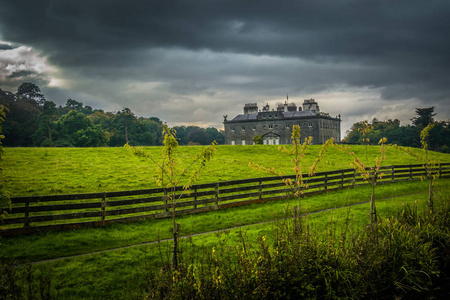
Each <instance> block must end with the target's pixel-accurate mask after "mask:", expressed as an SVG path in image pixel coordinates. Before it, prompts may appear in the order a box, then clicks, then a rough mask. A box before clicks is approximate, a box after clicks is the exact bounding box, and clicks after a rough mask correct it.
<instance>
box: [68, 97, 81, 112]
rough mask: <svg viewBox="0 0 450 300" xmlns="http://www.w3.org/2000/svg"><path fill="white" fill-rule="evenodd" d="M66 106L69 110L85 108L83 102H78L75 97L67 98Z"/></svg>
mask: <svg viewBox="0 0 450 300" xmlns="http://www.w3.org/2000/svg"><path fill="white" fill-rule="evenodd" d="M66 108H67V109H68V110H69V111H70V110H76V111H81V110H82V109H83V103H82V102H78V101H77V100H74V99H67V102H66Z"/></svg>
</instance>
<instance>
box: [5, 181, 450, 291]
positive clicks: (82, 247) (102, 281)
mask: <svg viewBox="0 0 450 300" xmlns="http://www.w3.org/2000/svg"><path fill="white" fill-rule="evenodd" d="M449 188H450V180H448V179H446V180H441V181H440V182H439V184H438V191H437V196H438V197H439V198H440V199H444V201H448V196H446V195H447V194H448V189H449ZM368 195H369V190H368V189H367V188H365V187H358V188H355V189H350V190H343V191H339V192H334V193H328V194H324V195H318V196H313V197H310V198H306V200H305V202H304V203H305V206H306V207H307V210H308V211H309V212H311V214H309V216H308V218H307V220H308V224H309V226H310V228H311V229H312V232H315V233H317V234H319V235H325V236H326V235H327V234H329V233H330V232H334V230H338V231H337V233H338V232H339V230H340V229H339V228H341V227H342V226H344V225H345V226H349V228H350V232H349V233H350V234H354V233H356V232H358V231H359V230H360V229H362V228H364V227H365V226H367V224H368V222H369V218H368V214H369V204H368V203H366V204H361V205H356V206H350V207H342V208H337V209H333V210H327V211H322V212H319V213H317V214H313V213H312V212H314V211H318V210H322V209H325V208H335V207H339V206H342V205H348V204H352V203H357V202H362V201H367V200H368ZM377 196H378V197H380V198H385V199H382V200H379V201H377V209H378V213H379V215H380V216H381V218H387V217H389V216H392V215H395V214H396V213H397V212H398V211H399V210H400V209H402V208H403V207H404V206H405V205H407V204H409V205H413V204H414V203H416V205H417V206H418V207H419V209H420V210H423V209H425V208H426V201H427V184H426V183H425V182H407V183H395V184H387V185H384V186H380V187H378V188H377ZM295 203H296V201H295V200H292V201H290V202H289V203H287V202H284V201H281V202H271V203H265V204H258V205H250V206H247V207H239V208H233V209H228V210H223V211H217V212H211V213H206V214H198V215H193V216H185V217H180V218H178V222H180V223H181V224H182V233H181V234H182V235H189V234H194V233H200V232H205V231H210V230H217V229H226V228H230V227H234V226H237V225H244V224H253V223H258V222H262V221H267V220H271V219H279V218H282V217H284V216H286V215H287V216H290V214H291V213H290V209H288V208H289V207H292V205H295ZM345 219H350V224H344V223H345ZM274 224H276V223H265V224H259V225H252V226H248V227H244V228H239V229H231V230H227V231H225V232H224V233H221V234H218V233H211V234H205V235H201V236H196V237H193V238H192V239H185V240H182V242H181V246H180V247H181V251H182V252H183V255H185V256H186V257H189V256H190V255H196V256H198V255H200V256H201V255H203V254H202V253H203V251H202V249H211V248H212V247H216V248H217V247H220V243H221V242H224V240H226V244H227V247H228V246H229V247H234V246H233V245H236V244H239V243H240V242H241V238H240V236H241V235H242V233H243V232H244V234H245V236H246V238H247V240H248V241H250V243H254V242H256V241H257V238H258V237H259V236H262V235H265V236H267V238H268V239H269V241H270V239H272V238H273V229H274ZM170 233H171V224H170V221H169V220H151V221H150V220H148V221H143V222H137V223H132V224H113V225H111V226H107V227H104V228H95V229H83V230H73V231H65V232H48V233H43V234H40V235H34V236H19V237H14V238H3V239H1V240H0V241H1V244H2V247H1V249H2V252H1V257H2V258H3V260H4V262H13V261H15V262H20V263H24V262H26V261H27V260H28V261H38V260H42V259H52V258H57V257H61V256H69V255H75V254H83V253H89V252H93V251H100V250H106V249H109V248H114V247H120V246H126V245H134V244H138V243H146V242H151V241H155V240H158V239H160V238H167V237H170V235H171V234H170ZM335 234H336V232H335ZM170 255H171V242H170V241H169V242H163V243H157V244H151V245H140V246H135V247H131V248H124V249H118V250H113V251H107V252H102V253H97V254H95V253H94V254H90V255H87V256H80V257H72V258H65V259H62V260H57V261H49V262H44V263H40V264H38V265H35V266H34V267H33V268H34V270H35V271H34V272H35V276H36V278H39V276H42V274H44V275H45V274H48V276H51V278H52V284H53V287H54V289H55V290H57V291H58V298H61V299H74V298H87V299H98V298H104V297H108V298H133V295H134V296H139V295H141V294H142V293H143V292H144V289H145V284H146V280H149V278H146V276H148V268H155V267H157V266H158V265H162V264H165V263H168V262H169V261H170ZM21 280H22V281H25V279H24V278H22V279H21ZM22 284H25V283H24V282H23V283H22Z"/></svg>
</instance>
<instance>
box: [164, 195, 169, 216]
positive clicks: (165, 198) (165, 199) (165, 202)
mask: <svg viewBox="0 0 450 300" xmlns="http://www.w3.org/2000/svg"><path fill="white" fill-rule="evenodd" d="M164 205H165V206H166V212H168V211H169V209H168V208H167V191H166V190H164Z"/></svg>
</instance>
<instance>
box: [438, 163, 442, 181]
mask: <svg viewBox="0 0 450 300" xmlns="http://www.w3.org/2000/svg"><path fill="white" fill-rule="evenodd" d="M441 173H442V166H441V163H439V174H438V175H439V176H438V178H441V176H442V174H441Z"/></svg>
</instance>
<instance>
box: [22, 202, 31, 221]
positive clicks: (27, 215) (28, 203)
mask: <svg viewBox="0 0 450 300" xmlns="http://www.w3.org/2000/svg"><path fill="white" fill-rule="evenodd" d="M29 207H30V201H29V200H27V201H26V202H25V208H26V210H25V218H26V221H25V223H24V224H23V227H30V222H29V221H28V217H29V216H30V212H29V211H28V208H29Z"/></svg>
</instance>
